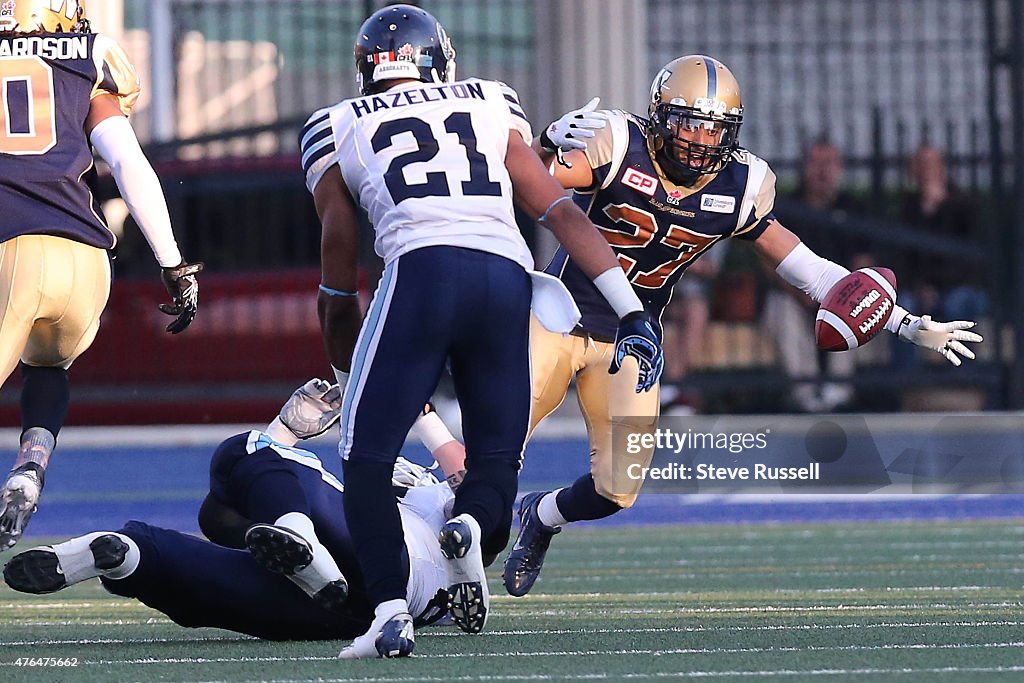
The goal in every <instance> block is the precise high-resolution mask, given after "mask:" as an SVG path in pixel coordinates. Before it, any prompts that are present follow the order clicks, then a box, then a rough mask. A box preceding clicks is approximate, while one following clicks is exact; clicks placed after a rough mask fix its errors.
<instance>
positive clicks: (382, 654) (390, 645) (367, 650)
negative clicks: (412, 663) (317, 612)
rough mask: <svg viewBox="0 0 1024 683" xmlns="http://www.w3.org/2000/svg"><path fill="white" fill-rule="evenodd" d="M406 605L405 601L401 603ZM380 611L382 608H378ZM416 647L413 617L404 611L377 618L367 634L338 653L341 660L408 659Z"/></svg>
mask: <svg viewBox="0 0 1024 683" xmlns="http://www.w3.org/2000/svg"><path fill="white" fill-rule="evenodd" d="M401 602H402V603H403V604H404V601H401ZM378 609H380V607H378ZM415 647H416V635H415V632H414V630H413V623H412V617H411V616H410V615H409V613H408V612H406V611H404V609H401V608H400V611H397V612H391V614H390V615H388V614H384V615H381V616H376V617H374V619H373V623H372V624H370V628H369V630H367V632H366V633H364V634H363V635H361V636H359V637H358V638H356V639H355V640H353V641H352V642H351V643H350V644H349V645H348V646H347V647H346V648H345V649H343V650H342V651H341V652H339V653H338V657H339V658H340V659H378V658H385V659H391V658H394V657H408V656H409V655H411V654H412V651H413V649H415Z"/></svg>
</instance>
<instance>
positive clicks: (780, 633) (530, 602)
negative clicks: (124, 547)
mask: <svg viewBox="0 0 1024 683" xmlns="http://www.w3.org/2000/svg"><path fill="white" fill-rule="evenodd" d="M1022 544H1024V521H1017V520H1013V521H996V522H960V523H954V522H934V523H898V524H894V523H868V522H865V523H860V524H822V525H803V526H794V525H778V526H776V525H742V526H740V525H738V526H726V525H722V526H689V527H682V526H679V527H638V528H614V529H601V530H580V529H576V530H573V532H571V533H565V534H563V535H561V536H559V537H558V538H557V539H555V543H554V544H553V546H552V547H553V549H554V550H555V551H556V552H552V554H551V556H550V558H549V561H548V566H547V567H546V568H545V572H544V575H543V577H542V579H541V581H540V583H539V584H538V585H537V587H536V588H535V591H534V593H533V594H531V595H530V596H528V597H526V598H521V599H513V598H509V597H506V596H505V595H504V591H503V589H502V588H501V585H500V578H499V576H498V573H499V570H498V569H497V568H495V569H494V570H493V571H492V583H491V590H492V591H493V592H494V595H495V596H496V597H495V599H494V601H493V604H492V611H493V614H492V617H491V619H490V621H489V622H488V630H487V631H486V632H485V633H484V634H481V635H478V636H468V635H464V634H462V633H461V632H459V631H457V630H455V629H453V628H443V629H424V630H422V631H420V632H419V633H418V635H417V641H416V653H415V656H414V657H413V658H411V659H407V660H392V661H357V662H342V661H340V660H337V659H335V655H336V654H337V652H338V650H339V648H340V647H341V645H342V643H341V642H296V643H271V642H261V641H257V640H253V639H249V638H245V637H239V636H235V635H233V634H231V633H227V632H224V631H217V630H212V629H204V630H191V629H184V628H180V627H178V626H176V625H174V624H173V623H171V622H169V621H168V620H167V619H165V618H163V616H162V615H161V614H159V613H157V612H154V611H152V610H149V609H148V608H146V607H143V606H141V605H140V604H138V603H135V602H132V601H128V600H124V599H121V598H114V597H113V596H110V595H108V594H106V593H105V592H103V590H102V589H101V588H100V586H99V583H98V582H96V581H90V582H86V583H85V584H81V585H78V586H75V587H74V588H71V589H68V590H65V591H63V592H61V593H58V594H56V595H50V596H27V595H21V594H18V593H14V592H13V591H11V590H9V589H7V588H6V587H2V588H0V681H5V682H13V681H74V682H76V683H78V682H80V681H82V682H85V681H102V682H104V683H110V682H113V681H307V680H317V681H339V682H340V681H388V682H394V683H405V682H413V681H437V682H442V681H589V680H598V681H600V680H607V681H632V680H639V681H644V680H672V679H684V678H694V679H711V680H716V681H750V680H757V681H801V680H808V681H810V680H815V681H821V680H828V681H929V682H930V681H976V680H985V681H995V680H1000V681H1020V680H1024V628H1022V627H1024V613H1022V609H1024V604H1022V597H1024V591H1022V567H1024V552H1022ZM29 545H30V544H28V543H26V544H24V547H29ZM6 557H7V554H5V555H4V556H0V560H3V559H6ZM30 657H31V658H45V657H52V658H64V659H68V658H76V659H77V661H78V666H77V667H74V668H59V667H26V666H18V665H16V664H15V662H16V660H17V659H18V658H30Z"/></svg>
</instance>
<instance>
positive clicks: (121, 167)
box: [90, 116, 182, 268]
mask: <svg viewBox="0 0 1024 683" xmlns="http://www.w3.org/2000/svg"><path fill="white" fill-rule="evenodd" d="M90 140H91V141H92V144H93V146H94V147H95V148H96V151H97V152H99V153H100V156H102V157H103V158H104V160H106V162H107V163H108V164H110V171H111V173H113V175H114V181H115V182H116V183H117V189H118V190H120V191H121V197H122V198H123V199H124V201H125V203H126V204H127V205H128V210H129V211H131V212H132V216H133V217H134V218H135V222H136V223H138V224H139V228H140V229H141V230H142V234H143V235H145V236H146V241H147V242H149V247H150V249H152V250H153V255H154V256H156V260H157V262H158V263H159V264H160V266H161V267H163V268H171V267H174V266H176V265H178V264H180V263H181V262H182V258H181V252H180V251H178V244H177V243H176V242H175V241H174V233H173V232H172V231H171V217H170V215H169V214H168V213H167V200H165V199H164V193H163V189H161V187H160V180H159V179H158V178H157V177H156V172H155V171H154V170H153V167H152V166H151V165H150V163H149V160H148V159H146V155H145V154H143V153H142V148H141V147H139V140H138V138H136V137H135V131H134V130H133V129H132V126H131V124H130V123H128V119H127V118H126V117H124V116H111V117H110V118H107V119H104V120H103V121H100V122H99V123H98V124H97V125H96V127H95V128H93V129H92V134H91V135H90Z"/></svg>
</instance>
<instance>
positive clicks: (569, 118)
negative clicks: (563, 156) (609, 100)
mask: <svg viewBox="0 0 1024 683" xmlns="http://www.w3.org/2000/svg"><path fill="white" fill-rule="evenodd" d="M600 101H601V98H600V97H595V98H594V99H592V100H590V101H589V102H587V103H586V104H585V105H583V106H582V107H580V108H579V109H574V110H572V111H571V112H568V113H566V114H563V115H562V118H560V119H558V120H557V121H553V122H552V123H551V125H550V126H548V127H547V128H546V129H544V131H543V132H542V133H541V134H540V145H541V147H543V148H544V149H546V150H548V151H549V152H570V151H572V150H574V149H586V148H587V143H586V141H587V140H588V139H589V138H592V137H594V131H595V130H599V129H601V128H604V127H605V125H606V124H607V123H608V114H606V113H604V112H603V111H595V109H597V105H598V103H599V102H600Z"/></svg>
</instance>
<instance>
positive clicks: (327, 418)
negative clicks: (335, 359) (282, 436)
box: [278, 379, 341, 439]
mask: <svg viewBox="0 0 1024 683" xmlns="http://www.w3.org/2000/svg"><path fill="white" fill-rule="evenodd" d="M340 415H341V388H340V387H339V386H338V385H337V384H331V383H330V382H328V381H327V380H323V379H311V380H309V381H308V382H306V383H305V384H303V385H302V386H301V387H299V388H298V389H296V390H295V391H294V392H292V395H291V396H290V397H289V398H288V400H287V401H286V402H285V404H284V405H283V406H281V412H280V413H279V414H278V418H280V420H281V423H282V424H284V426H285V427H287V428H288V431H290V432H291V433H292V434H294V435H295V436H297V437H299V438H300V439H308V438H310V437H311V436H319V435H320V434H323V433H324V432H326V431H327V430H328V429H330V428H331V425H333V424H334V423H335V422H337V421H338V417H339V416H340Z"/></svg>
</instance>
